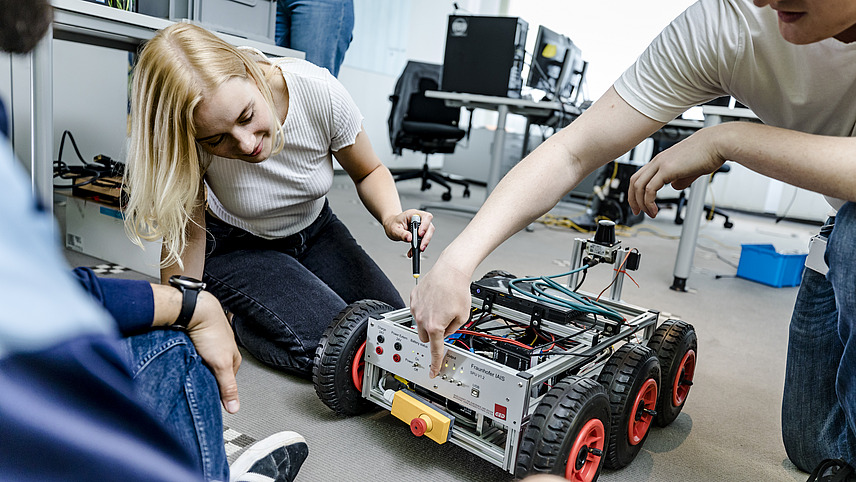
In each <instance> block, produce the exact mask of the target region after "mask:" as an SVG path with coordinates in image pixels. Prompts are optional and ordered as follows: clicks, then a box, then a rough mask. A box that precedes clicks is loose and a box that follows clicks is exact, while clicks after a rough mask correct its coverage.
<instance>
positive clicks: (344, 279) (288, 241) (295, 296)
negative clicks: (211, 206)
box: [203, 203, 404, 377]
mask: <svg viewBox="0 0 856 482" xmlns="http://www.w3.org/2000/svg"><path fill="white" fill-rule="evenodd" d="M206 222H207V227H208V232H209V239H208V247H207V250H208V251H207V252H208V253H209V254H208V255H207V257H206V259H205V274H204V277H203V279H204V281H205V282H206V283H208V290H209V291H211V292H212V293H214V294H215V295H216V296H217V297H218V298H219V299H220V302H221V303H222V304H223V306H224V307H226V308H228V309H229V310H230V311H231V312H232V313H233V314H234V317H233V318H232V325H233V328H234V329H235V336H236V338H237V340H238V342H239V343H240V344H241V345H243V346H244V347H245V348H246V349H247V350H249V351H250V353H252V354H253V356H255V357H256V358H258V359H259V360H261V361H262V362H263V363H265V364H267V365H270V366H272V367H274V368H277V369H280V370H285V371H288V372H291V373H294V374H297V375H300V376H307V377H308V376H311V374H312V364H313V359H314V356H315V348H316V347H317V346H318V342H319V341H320V339H321V335H322V334H323V333H324V330H325V329H327V327H328V326H329V325H330V323H331V322H332V321H333V318H334V317H335V316H336V314H338V313H339V312H340V311H341V310H342V309H343V308H344V307H345V306H347V305H349V304H351V303H354V302H356V301H359V300H363V299H374V300H380V301H384V302H386V303H389V304H390V305H392V306H393V307H395V308H403V307H404V301H402V299H401V295H399V293H398V290H396V288H395V286H393V284H392V282H391V281H390V280H389V278H387V277H386V275H385V274H384V273H383V271H381V269H380V267H378V266H377V264H375V262H374V261H373V260H372V259H371V258H370V257H369V255H368V254H367V253H366V252H365V251H363V248H361V247H360V245H359V244H357V241H356V240H355V239H354V238H353V237H352V236H351V233H350V232H348V228H346V227H345V225H344V224H342V222H341V221H339V219H338V218H337V217H336V215H335V214H333V211H332V210H331V209H330V207H329V206H328V205H327V204H326V203H325V205H324V209H322V210H321V214H320V215H319V216H318V218H317V219H316V220H315V221H314V222H313V223H312V224H311V225H310V226H309V227H307V228H306V229H304V230H303V231H301V232H299V233H297V234H294V235H292V236H289V237H287V238H282V239H274V240H267V239H263V238H260V237H257V236H254V235H252V234H250V233H248V232H246V231H244V230H242V229H239V228H236V227H234V226H231V225H229V224H226V223H224V222H222V221H219V220H217V219H214V218H213V217H211V216H208V218H207V221H206Z"/></svg>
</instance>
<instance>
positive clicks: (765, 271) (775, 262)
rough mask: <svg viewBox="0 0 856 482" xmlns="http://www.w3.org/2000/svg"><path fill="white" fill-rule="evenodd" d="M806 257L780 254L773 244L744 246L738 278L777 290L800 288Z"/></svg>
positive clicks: (742, 247) (738, 268)
mask: <svg viewBox="0 0 856 482" xmlns="http://www.w3.org/2000/svg"><path fill="white" fill-rule="evenodd" d="M806 256H808V253H805V254H783V253H778V252H776V248H775V247H773V245H772V244H743V245H741V250H740V263H739V264H738V266H737V277H739V278H745V279H748V280H752V281H757V282H759V283H763V284H765V285H770V286H773V287H776V288H781V287H783V286H799V284H800V281H801V280H802V273H803V267H804V266H805V259H806Z"/></svg>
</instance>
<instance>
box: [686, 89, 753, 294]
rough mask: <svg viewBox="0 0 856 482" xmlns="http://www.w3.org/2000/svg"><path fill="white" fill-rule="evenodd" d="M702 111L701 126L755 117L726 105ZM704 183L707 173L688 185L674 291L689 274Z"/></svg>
mask: <svg viewBox="0 0 856 482" xmlns="http://www.w3.org/2000/svg"><path fill="white" fill-rule="evenodd" d="M702 112H703V113H704V127H710V126H714V125H717V124H721V123H722V122H728V121H735V120H742V119H749V120H755V121H758V116H756V115H755V113H754V112H752V111H751V110H749V109H729V108H728V107H721V106H715V105H705V106H702ZM673 122H674V121H673ZM707 183H708V179H707V176H702V177H700V178H698V179H696V180H695V181H694V182H693V183H692V185H691V186H690V195H689V198H688V199H687V212H686V215H685V216H684V223H683V225H682V226H681V240H680V242H679V243H678V254H677V257H676V258H675V270H674V272H673V274H674V278H673V280H672V286H671V289H673V290H675V291H686V288H687V278H689V276H690V269H691V268H692V265H693V256H694V255H695V247H696V243H697V241H698V230H699V226H700V225H701V217H702V212H703V211H704V199H705V195H706V194H707Z"/></svg>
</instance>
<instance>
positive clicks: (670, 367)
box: [648, 319, 698, 427]
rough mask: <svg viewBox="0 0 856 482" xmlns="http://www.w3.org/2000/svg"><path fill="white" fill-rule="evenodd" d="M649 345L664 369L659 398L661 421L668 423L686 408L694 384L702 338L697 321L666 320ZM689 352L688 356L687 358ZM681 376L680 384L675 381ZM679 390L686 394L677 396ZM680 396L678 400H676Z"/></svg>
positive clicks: (658, 413) (658, 422) (662, 424)
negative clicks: (699, 334)
mask: <svg viewBox="0 0 856 482" xmlns="http://www.w3.org/2000/svg"><path fill="white" fill-rule="evenodd" d="M648 346H649V347H650V348H651V349H652V350H654V353H656V354H657V358H658V359H659V360H660V367H661V369H662V370H663V376H662V380H663V383H662V384H661V385H660V396H659V398H658V400H657V418H656V422H657V425H659V426H660V427H665V426H667V425H669V424H670V423H672V422H674V421H675V419H676V418H677V417H678V414H680V413H681V410H682V409H683V408H684V403H685V402H686V397H687V396H688V395H689V390H690V387H692V379H693V375H694V374H695V364H696V361H697V360H698V338H697V337H696V332H695V328H694V327H693V325H691V324H689V323H687V322H685V321H681V320H674V319H671V320H666V321H664V322H663V323H662V324H660V326H659V327H657V330H655V331H654V336H652V337H651V339H650V340H648ZM685 356H687V357H688V358H687V360H685V358H684V357H685ZM689 357H692V367H691V370H690V371H689V372H688V370H687V368H688V367H687V362H688V361H689ZM676 380H678V384H677V385H678V386H676V383H675V381H676ZM676 390H679V391H681V395H682V396H676V393H675V392H676ZM676 399H677V400H678V402H677V403H675V400H676Z"/></svg>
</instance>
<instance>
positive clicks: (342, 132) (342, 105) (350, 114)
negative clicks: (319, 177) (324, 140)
mask: <svg viewBox="0 0 856 482" xmlns="http://www.w3.org/2000/svg"><path fill="white" fill-rule="evenodd" d="M327 75H328V76H329V78H328V82H329V83H330V104H331V105H332V114H333V120H332V126H333V130H332V136H331V139H330V149H331V150H332V151H333V152H336V151H338V150H339V149H342V148H343V147H348V146H350V145H353V144H354V142H356V140H357V134H359V133H360V130H362V124H363V115H362V114H361V113H360V109H359V108H357V104H356V103H355V102H354V99H353V98H352V97H351V94H349V93H348V91H347V90H346V89H345V86H343V85H342V83H341V82H339V80H338V79H336V78H335V77H333V76H332V75H331V74H329V73H327Z"/></svg>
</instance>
